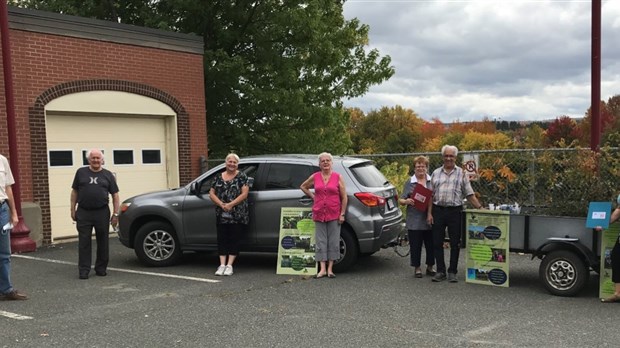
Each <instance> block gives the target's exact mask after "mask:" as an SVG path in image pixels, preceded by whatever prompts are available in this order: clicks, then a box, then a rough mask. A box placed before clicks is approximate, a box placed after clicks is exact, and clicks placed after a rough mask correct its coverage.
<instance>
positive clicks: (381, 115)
mask: <svg viewBox="0 0 620 348" xmlns="http://www.w3.org/2000/svg"><path fill="white" fill-rule="evenodd" d="M423 124H424V121H423V120H422V119H421V118H420V117H418V115H417V114H416V113H415V112H414V111H413V110H411V109H405V108H403V107H401V106H398V105H397V106H395V107H392V108H388V107H383V108H381V109H380V110H373V111H371V112H369V113H368V115H366V116H365V117H362V118H358V119H356V124H355V125H352V127H351V130H352V134H351V137H352V139H355V142H354V144H353V150H354V151H355V152H356V153H403V152H413V151H416V150H417V149H419V147H420V143H421V139H422V126H423Z"/></svg>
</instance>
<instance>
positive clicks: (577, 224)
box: [509, 214, 600, 296]
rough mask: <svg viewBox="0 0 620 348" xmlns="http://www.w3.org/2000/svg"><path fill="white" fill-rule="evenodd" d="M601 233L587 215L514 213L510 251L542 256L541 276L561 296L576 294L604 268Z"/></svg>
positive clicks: (553, 292)
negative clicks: (587, 221) (602, 265)
mask: <svg viewBox="0 0 620 348" xmlns="http://www.w3.org/2000/svg"><path fill="white" fill-rule="evenodd" d="M599 238H600V232H595V231H593V230H592V229H590V228H587V227H586V218H575V217H560V216H542V215H520V214H510V236H509V239H510V242H509V245H510V251H512V252H519V253H524V254H531V255H532V259H534V258H535V257H538V258H539V259H541V262H540V267H539V270H538V275H539V278H540V280H541V281H542V283H543V284H544V286H545V288H546V289H547V290H548V291H549V292H550V293H552V294H553V295H557V296H575V295H576V294H577V293H579V292H580V291H581V290H582V289H583V288H584V286H585V285H586V284H587V282H588V279H589V278H590V271H595V272H597V273H598V272H599V271H600V245H599V244H600V243H599V240H600V239H599Z"/></svg>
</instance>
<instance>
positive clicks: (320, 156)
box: [319, 152, 334, 163]
mask: <svg viewBox="0 0 620 348" xmlns="http://www.w3.org/2000/svg"><path fill="white" fill-rule="evenodd" d="M323 157H327V158H329V160H330V161H332V162H333V161H334V157H333V156H332V154H331V153H329V152H321V153H320V154H319V163H321V158H323Z"/></svg>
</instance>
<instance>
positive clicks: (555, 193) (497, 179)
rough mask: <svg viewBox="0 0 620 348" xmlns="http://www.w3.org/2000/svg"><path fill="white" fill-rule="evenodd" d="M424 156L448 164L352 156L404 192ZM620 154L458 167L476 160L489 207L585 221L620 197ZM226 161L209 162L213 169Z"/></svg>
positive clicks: (494, 154) (407, 156)
mask: <svg viewBox="0 0 620 348" xmlns="http://www.w3.org/2000/svg"><path fill="white" fill-rule="evenodd" d="M419 155H425V156H427V157H428V158H429V160H430V165H429V171H430V172H432V171H433V170H434V169H435V168H438V167H440V166H441V165H442V163H443V162H442V158H441V153H439V152H431V153H429V152H426V153H396V154H373V155H351V156H353V157H360V158H369V159H371V160H373V161H374V163H375V165H376V166H377V168H379V169H380V170H381V172H383V174H384V175H385V176H386V177H387V178H388V180H389V181H390V182H391V183H392V184H393V185H394V186H396V188H397V189H398V190H399V191H400V190H402V187H403V184H404V182H405V181H406V180H408V179H409V177H410V176H411V175H412V172H413V159H414V158H415V157H416V156H419ZM619 155H620V150H619V149H618V148H604V149H601V150H600V151H599V152H593V151H590V150H589V149H516V150H479V151H460V152H459V156H458V157H459V158H458V161H457V164H458V165H460V166H463V159H464V158H466V159H468V160H472V161H474V162H473V163H474V164H475V171H476V173H477V178H476V179H474V180H472V187H473V189H474V191H476V195H477V196H478V199H479V200H480V202H481V203H482V204H483V205H485V206H488V204H489V203H492V204H495V205H500V204H511V205H512V204H515V203H518V204H519V206H521V213H522V214H538V215H555V216H576V217H583V216H586V215H587V211H588V204H589V202H591V201H611V200H614V198H615V197H616V196H617V195H618V193H620V180H619V179H620V156H619ZM223 162H224V160H223V159H209V160H208V167H209V168H213V167H215V166H217V165H218V164H221V163H223Z"/></svg>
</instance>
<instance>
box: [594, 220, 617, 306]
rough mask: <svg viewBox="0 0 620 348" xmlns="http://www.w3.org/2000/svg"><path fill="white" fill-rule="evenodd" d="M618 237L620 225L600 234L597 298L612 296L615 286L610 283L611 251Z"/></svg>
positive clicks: (611, 226) (612, 226)
mask: <svg viewBox="0 0 620 348" xmlns="http://www.w3.org/2000/svg"><path fill="white" fill-rule="evenodd" d="M619 235H620V223H615V224H611V225H609V228H608V229H606V230H603V233H601V270H600V274H601V275H600V277H599V281H600V284H599V287H598V292H599V297H600V298H607V297H610V296H611V295H613V294H614V292H615V285H614V282H612V281H611V249H613V248H614V245H616V239H618V236H619Z"/></svg>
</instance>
